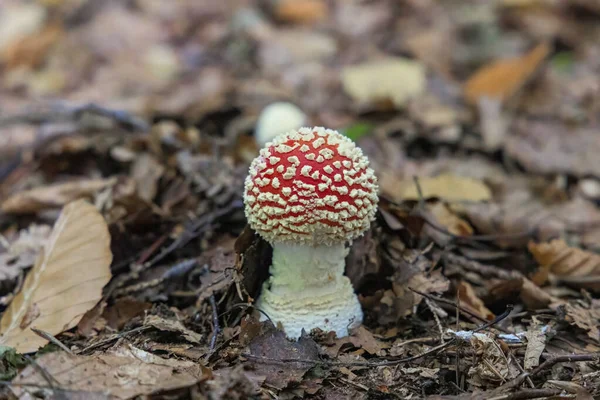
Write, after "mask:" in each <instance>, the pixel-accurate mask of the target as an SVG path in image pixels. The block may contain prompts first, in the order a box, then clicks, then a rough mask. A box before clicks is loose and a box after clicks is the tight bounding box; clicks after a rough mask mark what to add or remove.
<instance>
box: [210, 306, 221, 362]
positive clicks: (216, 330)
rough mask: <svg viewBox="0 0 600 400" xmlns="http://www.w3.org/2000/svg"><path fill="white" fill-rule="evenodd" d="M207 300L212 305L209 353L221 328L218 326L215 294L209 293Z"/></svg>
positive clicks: (213, 348) (213, 347)
mask: <svg viewBox="0 0 600 400" xmlns="http://www.w3.org/2000/svg"><path fill="white" fill-rule="evenodd" d="M208 300H209V301H210V306H211V307H212V321H213V334H212V337H211V338H210V353H212V352H213V351H214V350H215V345H216V343H217V336H218V335H219V332H220V330H221V328H220V327H219V312H218V311H217V302H216V300H215V295H214V294H211V295H210V297H209V298H208Z"/></svg>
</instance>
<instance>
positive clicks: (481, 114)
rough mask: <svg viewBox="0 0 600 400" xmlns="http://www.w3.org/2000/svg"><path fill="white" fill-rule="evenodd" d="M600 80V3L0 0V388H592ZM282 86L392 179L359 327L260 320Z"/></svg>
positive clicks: (551, 394)
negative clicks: (263, 228)
mask: <svg viewBox="0 0 600 400" xmlns="http://www.w3.org/2000/svg"><path fill="white" fill-rule="evenodd" d="M599 76H600V7H599V6H598V2H595V1H592V0H565V1H560V2H558V1H544V0H537V1H536V0H495V1H485V2H472V1H467V0H456V1H452V2H447V1H444V2H442V1H434V0H425V1H424V0H402V1H397V0H381V1H359V0H352V1H341V0H339V1H334V0H327V1H325V0H295V1H290V0H277V1H258V0H254V1H252V0H247V1H242V0H231V1H215V0H202V1H192V0H189V1H185V0H172V1H164V0H131V1H109V0H37V1H29V2H24V1H19V0H3V1H2V2H0V309H1V310H3V315H2V319H1V321H0V333H1V334H2V336H1V337H0V380H1V392H0V393H1V395H2V398H7V399H14V398H21V399H33V398H47V399H50V398H52V399H109V398H110V399H113V398H117V399H125V398H145V399H159V398H160V399H250V398H256V399H293V398H312V399H395V398H398V399H417V398H427V399H432V400H433V399H469V400H475V399H477V400H480V399H481V400H483V399H486V400H491V399H495V400H508V399H541V398H547V399H549V398H551V399H558V398H570V399H584V400H589V399H600V298H599V297H598V294H599V293H600V157H599V154H600V121H599V117H600V80H599V79H598V77H599ZM275 101H290V102H292V103H294V104H296V105H297V106H299V107H300V108H301V109H302V110H303V111H304V113H306V115H307V125H309V126H325V127H327V128H332V129H337V130H339V131H340V132H342V133H344V134H345V135H347V136H348V137H350V138H352V139H353V140H355V141H356V143H357V144H358V145H359V146H360V147H361V148H362V149H363V151H364V153H365V154H367V155H368V156H369V158H370V160H371V166H372V168H373V169H374V170H375V173H376V175H377V178H378V181H379V189H380V203H379V211H378V213H377V218H376V221H375V222H374V223H373V224H372V227H371V229H370V230H369V231H368V232H367V233H366V234H365V235H364V237H362V238H360V239H359V240H356V241H355V242H354V243H353V245H352V249H351V253H350V255H349V256H348V258H347V260H346V263H347V265H346V275H347V276H348V277H349V278H350V280H351V281H352V283H353V285H354V288H355V290H356V292H357V294H358V296H359V299H360V302H361V305H362V308H363V310H364V313H365V319H364V323H363V325H362V326H361V327H359V328H357V329H356V330H354V331H353V332H352V334H351V335H350V336H348V337H344V338H336V337H335V335H333V334H331V333H328V332H320V331H313V332H312V333H310V334H307V335H306V336H304V337H302V338H301V339H300V340H299V341H297V342H292V341H289V340H287V339H286V338H285V336H284V335H283V334H282V333H281V332H280V331H278V330H277V329H276V328H275V327H273V326H272V324H270V323H269V322H259V321H258V320H257V319H256V317H255V316H253V315H254V314H253V312H252V311H253V307H252V303H253V301H254V299H256V298H257V297H258V295H259V293H260V288H261V285H262V283H263V282H264V281H265V279H266V278H267V277H268V267H269V265H270V258H271V248H270V246H269V245H268V243H266V242H265V241H263V240H262V239H260V238H259V237H258V236H257V235H255V234H254V233H253V232H252V231H251V229H250V228H249V227H248V226H246V217H245V215H244V208H243V202H242V193H243V183H244V179H245V177H246V175H247V173H248V166H249V164H250V162H251V161H252V159H253V158H254V157H255V156H256V155H257V152H258V150H259V148H258V146H257V144H256V143H255V140H254V136H253V132H254V127H255V125H256V121H257V118H258V116H259V114H260V112H261V110H262V109H263V108H264V107H265V106H266V105H268V104H270V103H272V102H275ZM80 199H85V200H86V201H87V202H82V201H80ZM90 203H91V204H93V205H94V206H95V207H91V206H90V205H89V204H90ZM59 216H60V220H58V222H57V218H59ZM99 216H101V217H102V218H100V217H99ZM109 243H110V245H109ZM109 266H110V268H109Z"/></svg>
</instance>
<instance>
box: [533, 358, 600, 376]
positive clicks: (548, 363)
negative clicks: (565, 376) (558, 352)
mask: <svg viewBox="0 0 600 400" xmlns="http://www.w3.org/2000/svg"><path fill="white" fill-rule="evenodd" d="M580 361H596V362H598V361H600V353H587V354H571V355H562V356H555V357H551V358H549V359H547V360H546V361H544V362H543V363H541V364H540V365H539V366H538V367H537V368H536V369H534V370H533V371H531V374H530V375H531V376H536V375H539V374H540V373H541V372H543V371H544V370H546V369H548V368H552V367H553V366H554V365H555V364H558V363H561V362H580Z"/></svg>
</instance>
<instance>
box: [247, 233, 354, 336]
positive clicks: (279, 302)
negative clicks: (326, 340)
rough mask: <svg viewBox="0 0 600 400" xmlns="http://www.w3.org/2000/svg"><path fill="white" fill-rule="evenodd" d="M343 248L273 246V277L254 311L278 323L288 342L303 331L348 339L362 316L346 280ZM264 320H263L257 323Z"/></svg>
mask: <svg viewBox="0 0 600 400" xmlns="http://www.w3.org/2000/svg"><path fill="white" fill-rule="evenodd" d="M348 251H349V250H348V249H347V248H346V247H345V246H344V245H343V244H339V245H334V246H317V247H313V246H303V245H290V244H282V243H275V244H274V246H273V264H272V265H271V269H270V272H271V277H270V278H269V279H268V280H267V281H266V282H265V284H264V286H263V290H262V293H261V296H260V298H259V299H258V301H257V307H258V308H259V309H261V310H262V311H263V312H264V313H266V314H267V315H268V316H269V317H270V318H271V320H272V321H273V323H275V324H276V325H277V324H278V323H280V324H281V325H282V327H283V329H284V331H285V333H286V335H287V336H288V338H290V339H298V338H299V337H300V335H301V333H302V329H304V330H305V331H306V332H307V333H309V332H310V331H311V330H312V329H314V328H320V329H321V330H323V331H326V332H328V331H334V332H335V333H336V335H337V336H338V337H344V336H348V331H349V329H352V328H354V327H357V326H359V325H360V324H361V323H362V319H363V313H362V309H361V306H360V303H359V301H358V298H357V297H356V294H355V293H354V289H353V288H352V284H351V283H350V280H349V279H348V277H346V276H344V260H345V257H346V255H347V254H348ZM265 319H266V317H265V316H264V315H263V314H261V320H265Z"/></svg>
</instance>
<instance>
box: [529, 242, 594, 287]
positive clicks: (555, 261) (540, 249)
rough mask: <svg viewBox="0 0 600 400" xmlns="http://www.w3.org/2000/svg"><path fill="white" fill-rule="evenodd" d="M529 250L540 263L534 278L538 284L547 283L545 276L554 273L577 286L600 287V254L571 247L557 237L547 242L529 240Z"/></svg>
mask: <svg viewBox="0 0 600 400" xmlns="http://www.w3.org/2000/svg"><path fill="white" fill-rule="evenodd" d="M528 247H529V251H530V252H531V254H533V257H534V258H535V259H536V261H537V262H538V263H539V264H540V269H539V271H538V272H537V273H536V276H535V277H534V278H532V280H533V281H534V282H536V283H537V284H538V285H542V284H544V283H545V279H544V277H547V276H548V274H553V275H556V276H557V277H559V278H560V279H561V280H563V281H566V282H569V283H571V284H573V285H575V286H578V287H581V288H586V289H593V290H598V289H600V254H595V253H592V252H589V251H585V250H582V249H579V248H576V247H570V246H569V245H568V244H567V243H566V242H565V241H564V240H562V239H555V240H552V241H550V242H547V243H534V242H529V246H528Z"/></svg>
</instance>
